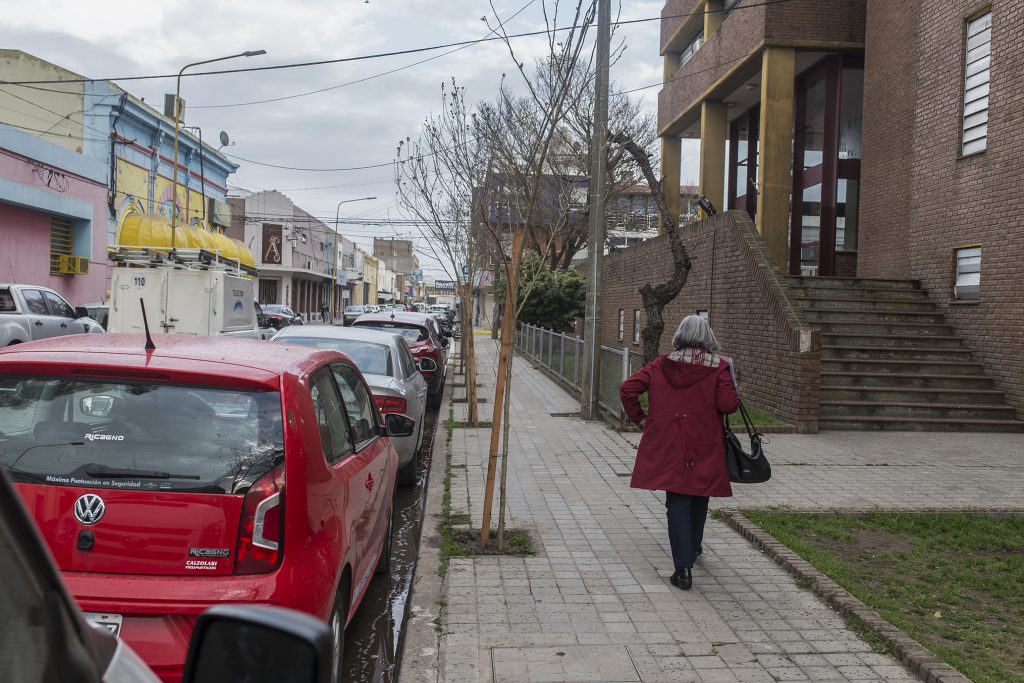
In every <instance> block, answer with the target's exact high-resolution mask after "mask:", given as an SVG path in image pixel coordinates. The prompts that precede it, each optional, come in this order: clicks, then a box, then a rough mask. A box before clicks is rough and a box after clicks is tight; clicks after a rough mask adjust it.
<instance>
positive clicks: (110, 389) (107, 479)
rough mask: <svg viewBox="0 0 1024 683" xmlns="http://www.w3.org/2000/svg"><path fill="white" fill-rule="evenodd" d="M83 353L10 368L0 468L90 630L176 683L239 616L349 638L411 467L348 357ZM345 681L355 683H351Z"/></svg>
mask: <svg viewBox="0 0 1024 683" xmlns="http://www.w3.org/2000/svg"><path fill="white" fill-rule="evenodd" d="M154 341H155V344H156V349H155V350H149V351H147V350H146V349H145V348H144V343H145V338H144V336H143V335H103V336H81V335H80V336H72V337H64V338H59V339H49V340H44V341H40V342H35V343H33V344H26V345H24V346H17V347H14V348H13V349H12V348H8V349H4V350H2V351H0V432H2V434H0V466H2V467H4V468H5V469H6V470H7V472H8V473H9V474H10V476H11V478H12V479H13V480H14V482H15V486H16V488H17V490H18V493H19V494H20V495H21V497H22V499H23V501H24V503H25V506H26V508H27V509H28V510H30V511H31V512H32V514H33V516H34V518H35V521H36V523H37V524H38V526H39V528H40V530H41V531H42V535H43V537H44V539H45V540H46V542H47V544H48V545H49V548H50V551H51V552H52V553H53V556H54V558H55V559H56V561H57V564H58V566H59V567H60V568H61V570H62V571H63V573H64V580H65V581H66V583H67V585H68V588H69V589H70V591H71V593H72V595H74V597H75V599H76V600H77V601H78V604H79V606H80V607H81V608H82V609H83V610H85V612H86V617H87V618H88V619H90V620H91V621H92V622H94V623H97V624H99V625H102V626H104V627H106V628H108V629H109V630H110V631H111V632H113V633H114V634H115V635H118V636H119V637H120V638H121V639H123V640H124V641H125V642H126V643H127V644H128V645H130V646H131V647H132V648H133V649H134V650H135V651H136V652H137V653H138V654H139V656H140V657H142V659H143V660H144V661H145V662H146V663H147V664H148V665H149V666H150V667H151V668H152V669H153V670H154V671H155V672H156V673H157V674H158V675H159V676H160V677H161V678H162V679H163V680H165V681H178V680H179V679H180V678H181V676H182V667H183V665H184V663H185V652H186V647H187V644H188V639H189V636H190V634H191V632H192V628H193V625H194V624H195V619H196V617H197V616H198V615H199V614H200V613H202V612H203V611H204V610H205V609H206V608H208V607H211V606H214V605H219V604H224V603H238V602H244V603H256V604H263V605H277V606H283V607H291V608H294V609H298V610H300V611H302V612H306V613H307V614H311V615H313V616H315V617H317V618H318V619H320V620H322V621H324V622H327V623H328V624H330V626H331V629H332V634H333V644H332V647H333V650H334V653H335V655H336V661H337V662H339V664H338V667H339V668H340V662H341V652H342V649H343V647H344V635H343V631H344V627H345V625H346V624H347V623H348V620H349V619H350V618H351V616H352V614H353V613H354V612H355V611H356V610H357V608H358V607H359V604H360V602H361V600H362V598H363V595H364V593H365V590H366V587H367V585H368V582H369V578H370V575H371V574H372V573H373V572H374V570H375V568H376V570H377V571H385V570H386V569H387V568H388V565H389V562H390V554H391V540H390V539H391V534H390V530H391V524H392V501H393V499H394V481H395V473H396V470H397V461H398V454H397V452H396V451H395V448H394V445H393V444H392V443H391V438H392V437H404V436H409V435H411V434H413V433H414V431H415V428H416V424H415V422H414V421H413V420H412V419H410V418H408V417H405V416H403V415H398V414H390V415H387V416H386V417H385V419H384V420H383V421H382V419H381V416H380V413H379V411H378V410H377V408H376V406H375V405H374V401H373V398H372V395H371V393H370V390H369V388H368V387H367V386H366V382H365V380H364V379H363V378H362V375H361V374H360V372H359V370H358V369H357V368H356V367H355V366H354V364H353V363H352V362H351V360H349V359H348V358H347V357H345V356H344V355H342V354H340V353H338V352H336V351H324V350H318V349H309V348H304V347H299V346H287V345H283V344H264V343H262V342H259V341H255V340H245V339H232V338H222V337H189V336H182V335H156V336H155V337H154ZM336 674H337V675H336V677H335V678H336V679H337V678H340V673H339V672H336Z"/></svg>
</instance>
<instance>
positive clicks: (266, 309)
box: [263, 304, 302, 330]
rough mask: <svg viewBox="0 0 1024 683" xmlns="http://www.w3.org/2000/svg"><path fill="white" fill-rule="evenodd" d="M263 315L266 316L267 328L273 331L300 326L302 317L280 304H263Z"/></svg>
mask: <svg viewBox="0 0 1024 683" xmlns="http://www.w3.org/2000/svg"><path fill="white" fill-rule="evenodd" d="M263 314H264V315H265V316H267V323H268V326H269V327H272V328H274V329H275V330H279V329H281V328H282V327H288V326H289V325H301V324H302V317H301V316H300V315H299V314H298V313H296V312H295V311H293V310H292V309H290V308H288V307H287V306H283V305H281V304H263Z"/></svg>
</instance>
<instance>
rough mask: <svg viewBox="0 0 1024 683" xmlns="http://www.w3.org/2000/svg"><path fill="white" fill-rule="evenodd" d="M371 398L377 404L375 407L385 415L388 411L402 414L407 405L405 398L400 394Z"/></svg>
mask: <svg viewBox="0 0 1024 683" xmlns="http://www.w3.org/2000/svg"><path fill="white" fill-rule="evenodd" d="M373 400H374V402H375V403H376V404H377V409H378V410H380V412H381V413H383V414H385V415H386V414H388V413H400V414H402V415H404V414H405V411H406V410H407V409H408V407H409V404H408V403H406V401H405V399H404V398H402V397H400V396H374V397H373Z"/></svg>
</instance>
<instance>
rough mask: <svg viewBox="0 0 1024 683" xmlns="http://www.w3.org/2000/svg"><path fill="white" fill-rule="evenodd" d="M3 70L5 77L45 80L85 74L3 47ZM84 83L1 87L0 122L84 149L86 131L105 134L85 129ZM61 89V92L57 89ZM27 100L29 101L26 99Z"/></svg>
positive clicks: (91, 134)
mask: <svg viewBox="0 0 1024 683" xmlns="http://www.w3.org/2000/svg"><path fill="white" fill-rule="evenodd" d="M0 74H3V80H5V81H45V80H54V79H74V78H81V77H80V76H79V75H78V74H76V73H72V72H71V71H68V70H67V69H62V68H60V67H59V66H56V65H55V64H50V63H48V62H44V61H42V60H40V59H37V58H35V57H33V56H32V55H28V54H25V53H24V52H21V51H19V50H0ZM84 87H85V86H84V84H82V83H48V84H46V85H42V86H39V87H28V86H21V85H5V86H4V87H3V89H2V90H0V123H6V124H8V125H11V126H17V127H19V128H24V129H25V130H26V131H28V132H30V133H33V134H35V135H39V136H41V137H42V138H43V139H44V140H46V141H47V142H51V143H53V144H55V145H60V146H61V147H64V148H66V149H70V150H72V151H74V152H78V153H80V154H81V153H82V152H83V135H85V136H87V137H90V138H93V137H103V135H104V131H103V130H102V129H101V130H100V132H99V133H97V132H96V131H92V130H88V129H85V128H84V127H83V125H82V117H81V116H73V115H72V114H74V113H75V112H79V113H80V112H81V111H82V100H83V97H82V93H83V91H84ZM55 91H57V92H55ZM26 100H27V101H26Z"/></svg>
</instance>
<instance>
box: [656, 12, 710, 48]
mask: <svg viewBox="0 0 1024 683" xmlns="http://www.w3.org/2000/svg"><path fill="white" fill-rule="evenodd" d="M702 4H703V0H668V2H666V3H665V6H664V7H663V8H662V9H661V17H662V19H661V49H662V51H664V49H665V46H666V45H668V43H669V41H670V40H672V38H674V37H675V35H676V31H678V30H679V29H680V27H682V26H683V24H685V23H686V22H688V21H690V19H691V17H690V16H688V15H691V14H693V13H694V12H697V11H699V10H701V5H702ZM700 22H701V25H702V26H703V24H704V19H703V17H702V18H701V20H700Z"/></svg>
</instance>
